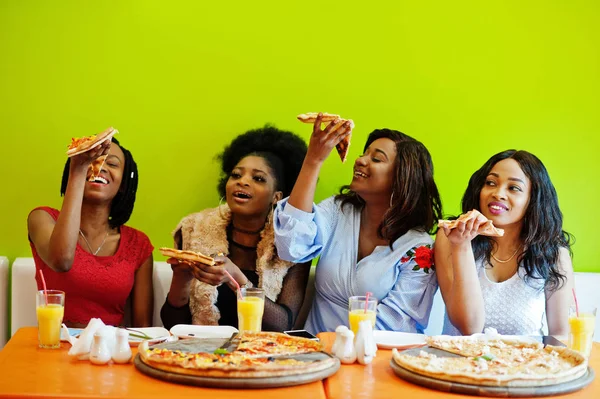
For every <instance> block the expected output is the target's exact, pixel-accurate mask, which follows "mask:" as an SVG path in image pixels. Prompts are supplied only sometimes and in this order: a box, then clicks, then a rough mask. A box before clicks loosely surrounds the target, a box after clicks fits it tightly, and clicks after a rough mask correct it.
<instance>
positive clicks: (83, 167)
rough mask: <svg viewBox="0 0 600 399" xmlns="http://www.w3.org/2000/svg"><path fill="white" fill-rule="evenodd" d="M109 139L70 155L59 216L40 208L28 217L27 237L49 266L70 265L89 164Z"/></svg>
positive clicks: (56, 268) (67, 267) (59, 269)
mask: <svg viewBox="0 0 600 399" xmlns="http://www.w3.org/2000/svg"><path fill="white" fill-rule="evenodd" d="M109 148H110V140H107V141H105V142H104V143H102V144H101V145H100V146H98V147H97V148H94V149H92V150H90V151H87V152H84V153H83V154H80V155H76V156H74V157H72V158H71V164H70V167H69V183H68V184H67V190H66V192H65V198H64V199H63V204H62V207H61V211H60V215H59V216H58V220H56V221H54V219H52V217H51V216H50V215H48V214H47V213H46V212H44V211H42V210H37V211H33V212H31V213H30V214H29V217H28V218H27V228H28V232H29V239H30V240H31V242H32V243H33V245H34V246H35V249H36V251H37V253H38V255H39V256H40V258H42V260H43V261H44V263H45V264H47V265H48V267H50V268H51V269H52V270H54V271H56V272H68V271H69V270H71V266H73V259H74V257H75V247H76V246H77V240H78V237H79V228H80V223H81V204H82V202H83V191H84V188H85V182H86V177H87V171H88V168H89V166H90V164H91V163H92V162H93V161H94V160H95V159H96V158H98V157H100V156H102V155H105V154H107V153H108V150H109Z"/></svg>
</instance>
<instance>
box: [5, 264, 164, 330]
mask: <svg viewBox="0 0 600 399" xmlns="http://www.w3.org/2000/svg"><path fill="white" fill-rule="evenodd" d="M172 274H173V272H172V271H171V266H170V265H168V264H167V263H166V262H154V270H153V275H152V282H153V285H154V318H153V325H154V326H162V322H161V320H160V308H161V307H162V305H163V303H164V302H165V298H166V297H167V293H168V292H169V286H170V285H171V276H172ZM0 277H1V269H0ZM0 282H1V280H0ZM0 288H1V286H0ZM36 291H37V284H36V282H35V263H34V261H33V258H17V259H16V260H15V262H14V263H13V266H12V295H11V321H10V323H11V336H12V335H13V334H14V333H15V332H16V331H17V330H18V329H19V328H21V327H27V326H36V325H37V320H36V316H35V292H36ZM4 292H6V291H4Z"/></svg>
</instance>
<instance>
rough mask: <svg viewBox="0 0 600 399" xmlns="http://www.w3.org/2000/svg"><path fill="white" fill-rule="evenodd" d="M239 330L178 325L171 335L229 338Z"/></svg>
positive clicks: (173, 328)
mask: <svg viewBox="0 0 600 399" xmlns="http://www.w3.org/2000/svg"><path fill="white" fill-rule="evenodd" d="M235 332H238V329H237V328H235V327H231V326H194V325H191V324H177V325H176V326H173V327H171V334H173V335H174V336H176V337H179V338H229V337H231V335H232V334H233V333H235Z"/></svg>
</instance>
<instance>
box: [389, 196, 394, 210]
mask: <svg viewBox="0 0 600 399" xmlns="http://www.w3.org/2000/svg"><path fill="white" fill-rule="evenodd" d="M393 200H394V193H392V196H391V197H390V208H391V207H392V201H393Z"/></svg>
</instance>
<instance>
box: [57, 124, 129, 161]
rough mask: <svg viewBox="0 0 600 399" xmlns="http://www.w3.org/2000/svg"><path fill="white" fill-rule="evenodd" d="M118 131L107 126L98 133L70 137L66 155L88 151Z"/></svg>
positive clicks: (70, 155)
mask: <svg viewBox="0 0 600 399" xmlns="http://www.w3.org/2000/svg"><path fill="white" fill-rule="evenodd" d="M118 132H119V131H118V130H117V129H115V128H113V127H109V128H108V129H106V130H105V131H103V132H102V133H99V134H95V135H92V136H86V137H81V138H71V144H69V145H68V146H67V156H69V157H72V156H74V155H78V154H81V153H83V152H86V151H89V150H91V149H92V148H95V147H97V146H99V145H100V144H102V143H103V142H104V141H106V140H108V139H110V138H111V137H112V136H114V135H115V134H116V133H118Z"/></svg>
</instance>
